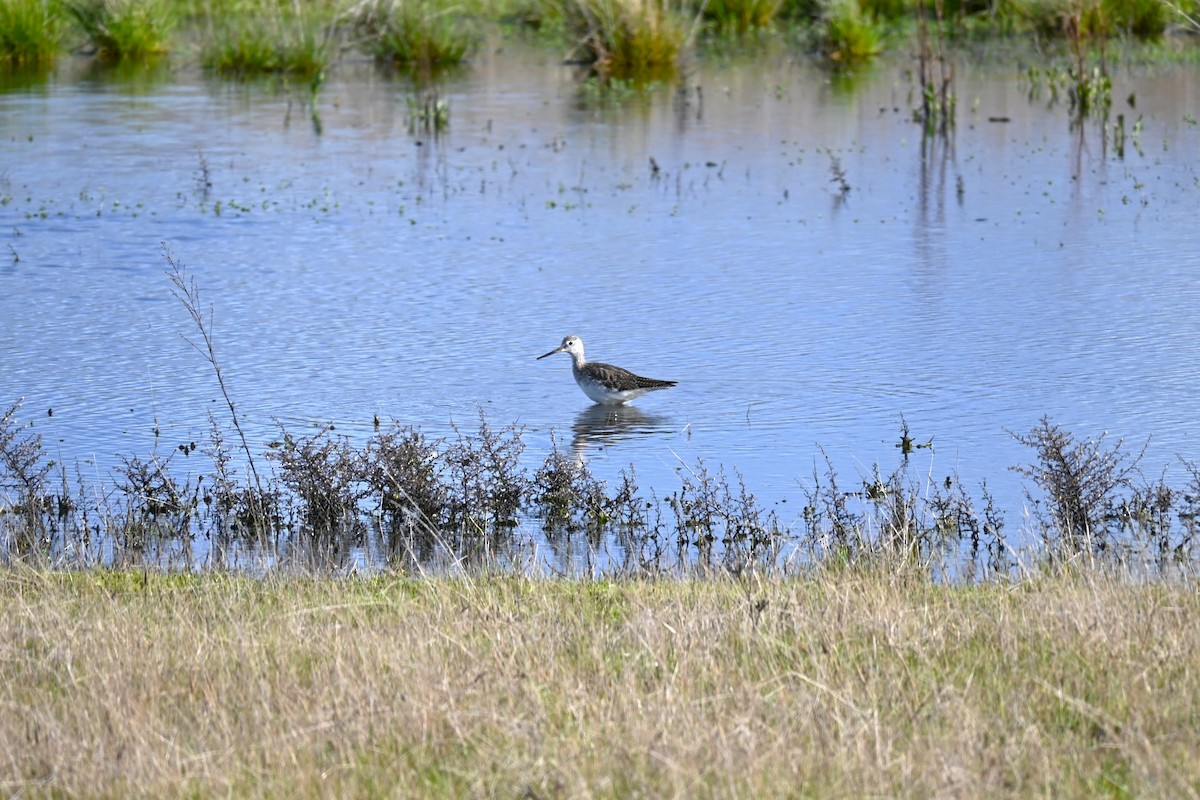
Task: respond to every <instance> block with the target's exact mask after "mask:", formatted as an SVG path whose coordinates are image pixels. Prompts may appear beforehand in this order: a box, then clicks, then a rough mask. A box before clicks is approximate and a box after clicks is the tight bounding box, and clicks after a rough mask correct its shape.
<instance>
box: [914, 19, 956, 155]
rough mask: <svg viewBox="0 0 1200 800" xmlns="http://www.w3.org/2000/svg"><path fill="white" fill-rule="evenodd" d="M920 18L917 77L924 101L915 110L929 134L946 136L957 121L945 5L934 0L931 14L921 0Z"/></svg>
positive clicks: (915, 114) (918, 25) (918, 24)
mask: <svg viewBox="0 0 1200 800" xmlns="http://www.w3.org/2000/svg"><path fill="white" fill-rule="evenodd" d="M917 9H918V19H917V79H918V81H919V84H920V92H921V95H920V96H921V105H920V106H919V107H918V108H917V109H916V110H915V111H914V116H915V117H916V119H917V121H918V122H920V123H921V125H922V126H923V127H924V129H925V133H926V134H932V133H938V134H941V135H942V136H946V135H947V134H948V133H949V131H950V128H951V127H952V126H953V125H954V107H955V96H954V67H953V65H952V64H951V63H950V60H949V58H948V56H947V53H946V43H945V39H944V37H943V28H944V26H945V20H944V14H945V9H944V5H943V2H942V0H933V9H932V16H933V17H934V19H933V21H932V22H931V21H930V19H929V18H930V9H929V8H928V7H927V6H926V3H925V0H919V3H918V6H917Z"/></svg>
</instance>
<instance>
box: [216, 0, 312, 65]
mask: <svg viewBox="0 0 1200 800" xmlns="http://www.w3.org/2000/svg"><path fill="white" fill-rule="evenodd" d="M331 26H332V19H331V18H329V17H328V16H327V14H325V13H324V12H322V11H321V9H319V8H305V7H298V8H295V9H294V8H289V7H282V6H274V5H272V6H271V7H268V8H266V9H264V10H261V11H257V12H253V13H248V14H240V15H234V16H230V17H225V18H222V19H220V20H219V21H216V22H214V23H213V25H212V27H211V28H210V30H209V31H208V34H207V35H206V37H205V41H204V44H203V46H202V50H201V62H202V63H203V64H204V66H205V67H206V68H207V69H211V70H213V71H215V72H218V73H220V74H223V75H236V76H242V77H244V76H248V75H256V74H265V73H283V74H287V75H295V76H298V77H301V78H313V77H316V76H318V75H320V74H322V73H323V72H324V70H325V67H326V66H327V65H328V64H329V60H330V58H331V56H332V49H333V48H332V43H331V36H330V31H331Z"/></svg>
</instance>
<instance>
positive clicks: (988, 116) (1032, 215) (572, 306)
mask: <svg viewBox="0 0 1200 800" xmlns="http://www.w3.org/2000/svg"><path fill="white" fill-rule="evenodd" d="M556 55H557V54H555V53H551V52H547V51H539V50H536V49H529V48H524V47H521V46H519V45H517V44H515V43H511V42H510V43H506V45H505V46H504V47H502V48H499V49H497V50H496V51H494V52H489V53H486V54H484V55H482V56H480V57H479V58H478V59H477V60H476V62H475V63H474V64H473V65H472V66H471V68H469V69H468V70H466V71H465V72H464V73H463V74H462V75H461V76H458V77H455V78H452V79H451V80H449V81H448V83H447V84H446V85H445V87H444V94H443V97H444V99H445V101H446V103H447V104H448V107H449V110H450V126H449V130H448V132H446V133H445V134H443V135H440V136H432V135H430V134H428V133H424V132H420V131H416V132H413V131H411V130H410V129H409V109H408V106H407V99H408V97H409V96H410V95H409V91H410V87H409V85H408V84H407V83H406V82H404V81H403V80H399V79H391V78H389V77H387V76H384V75H381V74H380V73H379V72H378V71H376V70H374V69H373V68H372V67H371V66H370V65H346V66H343V67H341V68H339V69H338V70H335V71H334V72H332V73H331V75H330V80H329V82H328V83H327V84H326V86H325V87H324V89H323V90H322V92H321V95H320V98H319V101H318V103H317V107H316V112H317V119H314V117H313V114H312V109H311V108H309V107H308V106H306V105H305V104H304V103H302V102H301V101H300V97H298V96H296V95H292V94H289V93H288V92H287V91H281V90H279V89H278V88H276V87H272V86H270V85H239V84H236V83H231V82H223V81H210V80H205V79H203V78H201V77H200V76H198V75H192V74H190V73H187V72H186V71H184V72H181V73H180V74H178V75H175V76H173V77H167V78H166V79H162V80H157V81H155V80H149V81H133V82H130V81H128V80H124V81H109V80H104V79H95V78H94V77H92V76H88V75H83V76H81V75H77V74H75V73H74V72H72V70H71V69H70V68H69V65H68V66H65V67H63V68H62V71H61V74H59V75H57V76H52V77H51V78H50V79H49V80H48V81H47V82H45V83H44V84H40V85H35V86H33V87H26V88H14V89H10V90H9V91H7V92H5V93H4V94H0V133H2V140H3V145H2V149H0V197H2V198H3V201H4V202H3V205H2V206H0V222H2V225H0V235H2V236H3V238H4V245H5V246H4V250H5V252H3V253H0V289H2V291H0V348H2V349H3V353H2V367H0V370H2V371H0V402H2V403H4V404H7V403H9V402H11V401H13V400H15V399H17V398H19V397H24V398H25V404H24V406H23V411H22V418H23V419H29V420H32V421H33V422H34V428H35V430H36V431H38V432H40V433H42V434H43V435H44V436H45V438H46V442H47V445H48V447H49V450H50V452H51V454H52V455H53V456H54V457H55V458H58V459H60V460H61V461H62V462H63V463H67V464H71V465H76V464H78V465H79V468H80V470H81V472H82V474H83V477H84V478H85V479H86V480H89V481H95V482H96V483H97V484H98V485H104V484H111V483H112V481H113V472H112V467H113V465H114V464H117V463H119V461H120V457H121V456H122V455H139V456H145V455H147V454H149V453H150V452H151V450H152V449H153V448H155V447H156V446H157V447H158V449H159V451H160V452H167V451H170V450H171V449H173V448H175V446H176V445H177V444H181V443H186V442H191V441H196V442H200V443H203V442H204V441H205V440H206V439H207V437H208V430H209V421H208V414H209V413H210V412H211V413H213V414H214V415H215V417H216V419H217V420H218V421H219V422H220V423H221V425H222V426H223V427H225V428H227V427H228V426H227V423H228V412H227V409H226V408H225V406H224V401H223V400H222V399H221V395H220V393H219V390H218V388H217V385H216V382H215V380H214V377H213V373H212V371H211V369H210V368H209V366H208V365H207V363H206V362H205V359H204V358H203V356H202V355H201V354H200V353H198V352H197V351H196V350H195V349H193V347H192V345H191V344H189V342H188V341H187V340H185V337H188V338H190V339H191V340H192V341H196V337H195V330H194V328H193V327H192V326H191V324H190V322H189V320H188V318H187V315H186V312H185V311H184V309H183V307H182V306H181V305H180V304H179V303H178V302H177V301H176V300H175V299H173V297H172V295H171V291H170V283H169V281H168V279H167V278H166V277H165V275H164V269H165V268H166V266H167V264H166V261H165V259H164V257H163V253H162V250H161V245H162V243H165V244H166V246H167V247H169V249H170V252H171V253H172V254H173V255H174V257H175V258H176V259H178V260H179V261H180V262H182V263H183V264H184V266H185V267H186V269H187V270H188V271H189V272H190V273H191V274H192V275H194V277H195V278H196V280H197V282H198V285H199V286H200V289H201V292H202V295H203V300H204V303H205V305H206V306H207V305H211V307H212V309H213V323H212V328H213V332H214V334H215V341H216V348H217V354H218V357H219V359H220V360H221V362H222V364H223V366H224V368H225V371H226V378H227V380H228V384H229V387H230V391H231V394H232V396H233V398H234V400H235V401H236V403H237V407H238V411H239V413H240V414H241V416H242V419H243V421H244V422H245V424H246V426H247V428H248V430H249V432H250V435H251V438H252V441H253V446H254V447H258V448H261V449H262V450H265V449H266V443H267V442H268V441H269V440H271V439H272V438H275V437H277V435H278V430H279V429H278V426H277V423H282V424H283V425H285V426H287V427H288V428H289V429H290V430H292V432H293V433H304V432H307V431H310V430H313V429H314V428H313V426H315V425H317V424H321V423H326V422H333V423H335V424H336V426H337V430H338V431H339V432H341V433H345V434H347V435H349V436H350V437H351V438H352V439H353V440H354V441H356V442H359V443H361V442H362V441H364V440H365V439H366V438H367V437H368V436H370V435H371V434H372V432H373V420H374V418H375V417H376V416H378V417H379V418H381V419H382V420H384V421H387V420H390V419H392V418H395V419H397V420H399V421H401V422H402V423H411V424H413V425H416V426H418V427H419V428H421V429H422V430H423V431H425V433H426V434H428V435H431V436H444V435H450V434H451V432H452V426H453V425H455V424H457V425H458V426H460V427H461V428H463V429H465V430H473V429H474V428H475V426H476V425H477V422H478V410H479V409H481V408H482V409H483V411H484V413H485V414H486V416H487V418H488V420H489V422H490V423H491V424H492V425H494V426H502V425H505V424H507V423H510V422H515V423H517V424H518V425H520V426H523V428H524V431H525V434H524V440H525V442H526V445H527V450H526V457H525V460H526V463H527V465H528V466H529V467H530V468H534V467H536V466H537V465H539V464H540V463H541V460H542V459H543V458H544V456H545V455H546V453H547V452H548V451H549V449H550V447H551V441H552V437H556V438H557V440H558V442H559V444H560V446H562V447H564V448H569V449H571V450H572V451H573V452H575V453H578V454H580V455H582V456H583V457H584V458H586V460H587V462H588V465H589V466H590V468H591V469H592V471H593V472H594V473H595V474H597V475H598V476H600V477H602V478H605V479H609V480H611V479H613V478H615V477H616V476H617V474H618V473H619V472H620V470H621V469H623V468H625V467H627V466H629V465H633V466H634V468H635V470H636V474H637V476H638V481H639V483H640V485H641V486H642V488H643V490H644V491H645V492H647V493H649V492H651V491H653V492H654V493H655V494H657V495H658V496H660V497H661V496H665V495H667V494H669V493H671V492H672V491H674V490H676V489H677V488H678V486H679V482H680V477H679V472H680V471H681V470H688V469H695V468H696V465H697V463H698V460H701V459H702V460H703V462H704V463H705V464H706V465H708V466H709V467H710V468H712V469H714V470H715V469H716V468H717V467H719V466H722V465H723V466H724V467H725V468H726V469H727V470H730V471H732V470H734V469H736V470H737V471H739V472H740V473H741V475H742V476H743V477H744V479H745V482H746V484H747V486H748V487H749V488H750V489H751V490H752V491H753V492H754V493H755V494H756V495H757V496H758V497H759V499H760V500H761V501H762V502H763V503H764V504H765V505H766V506H768V507H769V508H772V509H774V510H775V511H776V513H777V514H778V515H779V518H780V521H781V522H782V523H783V524H784V525H785V526H788V525H795V524H796V522H797V519H798V517H799V515H800V513H801V507H802V505H803V501H804V499H805V491H806V489H807V488H810V487H811V485H812V482H813V475H814V471H816V472H817V473H819V474H822V475H823V474H824V473H825V470H826V467H825V455H824V454H827V455H828V457H829V459H830V462H831V463H832V464H833V465H834V467H835V468H836V469H837V471H838V474H839V477H840V479H841V481H842V483H843V484H844V485H845V486H846V487H847V488H853V486H854V485H856V484H857V483H858V481H859V479H860V478H861V477H865V476H868V475H869V474H870V472H871V468H872V465H874V464H876V463H879V464H880V465H881V466H882V467H883V469H884V471H885V472H886V471H890V470H891V469H892V468H894V467H895V466H896V465H897V464H898V463H899V454H898V451H897V449H896V447H895V444H896V443H897V442H898V441H899V437H900V431H901V426H902V424H904V423H907V425H908V427H909V429H910V430H911V435H912V437H913V438H914V439H915V440H916V441H918V442H925V441H927V440H930V439H932V441H933V444H934V447H933V449H932V450H925V449H922V450H919V451H917V453H916V454H915V456H914V459H915V471H916V472H917V474H918V475H920V474H923V473H927V474H928V477H929V479H930V480H931V481H941V480H942V479H943V478H944V477H946V476H947V475H957V476H958V478H959V479H960V480H961V481H962V483H963V485H964V486H965V487H966V488H967V490H968V491H970V492H973V493H974V492H976V491H978V489H979V486H980V484H981V482H982V481H985V480H986V482H987V485H988V488H989V490H990V492H991V493H992V494H993V495H994V497H995V499H996V502H997V504H998V505H999V506H1000V507H1001V508H1003V509H1005V511H1006V513H1008V514H1009V515H1010V517H1011V518H1012V520H1013V524H1014V526H1019V525H1020V519H1021V516H1022V514H1023V508H1024V505H1025V496H1024V491H1025V489H1026V488H1028V487H1027V486H1026V485H1025V484H1024V483H1022V479H1021V478H1020V476H1019V475H1017V474H1016V473H1014V472H1012V471H1011V470H1010V469H1009V468H1010V467H1012V466H1014V465H1019V464H1025V463H1029V462H1030V461H1031V460H1032V459H1033V453H1032V452H1030V451H1029V450H1028V449H1027V448H1025V447H1023V446H1022V445H1020V444H1019V443H1017V442H1015V441H1014V439H1013V438H1012V435H1011V434H1012V432H1018V433H1023V432H1026V431H1028V430H1029V429H1030V428H1031V427H1032V426H1033V425H1035V424H1036V423H1037V422H1038V420H1039V419H1040V418H1041V417H1043V416H1049V417H1050V418H1051V419H1052V420H1053V421H1054V422H1056V423H1059V424H1061V425H1062V426H1063V427H1064V428H1066V429H1068V430H1070V431H1072V432H1074V433H1075V434H1076V435H1078V436H1080V437H1094V436H1098V435H1100V434H1102V433H1105V432H1107V433H1108V435H1109V437H1111V441H1114V442H1115V441H1116V440H1118V439H1121V438H1124V439H1126V440H1129V441H1130V442H1131V445H1130V447H1131V448H1132V450H1133V451H1135V452H1136V451H1137V450H1139V449H1140V448H1141V446H1142V444H1143V443H1144V442H1145V441H1146V439H1147V438H1148V437H1150V444H1149V447H1148V449H1147V454H1146V458H1145V460H1144V461H1143V469H1144V470H1145V471H1146V472H1147V473H1148V474H1150V475H1151V476H1157V475H1158V473H1160V472H1161V470H1163V469H1164V468H1166V469H1167V470H1168V483H1171V482H1172V479H1171V477H1170V476H1175V478H1177V479H1178V481H1177V482H1178V483H1181V484H1182V483H1186V480H1185V475H1184V472H1183V470H1182V469H1181V465H1180V462H1179V460H1178V459H1179V457H1183V458H1186V459H1189V460H1195V459H1197V458H1200V452H1198V449H1197V442H1198V441H1200V437H1198V436H1197V434H1198V433H1200V393H1198V392H1197V391H1196V387H1197V385H1198V383H1200V381H1198V378H1200V366H1198V359H1197V348H1196V342H1197V341H1198V340H1200V250H1198V248H1197V238H1196V222H1197V219H1198V215H1197V212H1198V210H1200V185H1198V180H1200V172H1198V169H1200V168H1198V166H1197V165H1198V163H1200V162H1198V160H1197V157H1196V156H1197V153H1200V130H1198V126H1197V124H1196V119H1197V118H1200V86H1198V85H1197V84H1198V83H1200V82H1198V81H1197V75H1198V74H1200V73H1197V72H1196V70H1194V69H1188V68H1176V67H1157V68H1153V69H1151V68H1137V69H1124V70H1119V71H1117V73H1116V75H1115V76H1114V88H1113V93H1112V95H1113V98H1114V107H1113V111H1112V113H1111V114H1110V117H1109V125H1110V126H1112V125H1115V124H1116V118H1117V114H1121V115H1123V117H1124V126H1125V130H1126V132H1127V138H1126V142H1125V146H1124V150H1123V152H1118V150H1117V148H1115V147H1114V146H1113V143H1112V140H1111V138H1109V139H1108V140H1107V141H1106V136H1105V132H1104V127H1103V125H1102V123H1099V122H1096V121H1087V122H1084V123H1083V124H1082V125H1072V124H1071V122H1070V114H1069V111H1068V109H1067V107H1066V106H1065V105H1063V104H1055V103H1051V102H1050V98H1049V92H1048V91H1047V90H1046V89H1045V87H1042V88H1041V90H1040V91H1033V90H1034V89H1035V87H1032V86H1031V85H1030V84H1029V83H1028V81H1027V80H1025V79H1024V77H1023V76H1024V67H1025V63H1024V62H1022V61H1021V60H1020V59H1017V58H1012V59H1007V60H1004V61H1002V63H1001V64H999V65H998V64H991V65H987V64H973V63H971V61H970V60H964V61H963V62H962V63H960V64H959V66H958V69H957V72H956V76H955V87H956V89H957V92H958V97H959V111H958V115H957V120H958V124H957V126H956V129H955V131H954V132H953V134H952V136H950V137H949V139H948V140H942V139H938V138H933V139H927V138H925V137H923V136H922V133H921V129H920V128H919V127H917V126H915V125H914V124H913V123H912V121H911V114H910V111H911V108H912V103H913V100H912V92H913V88H912V86H911V84H910V82H909V78H908V76H907V74H906V70H907V69H909V68H910V67H911V64H909V63H907V62H904V61H895V62H891V63H885V64H882V65H880V66H878V67H877V68H876V69H874V70H873V71H872V72H871V73H870V74H869V75H866V76H862V77H861V78H860V79H859V80H858V81H857V82H856V83H854V84H853V85H851V86H843V85H840V84H838V83H835V82H833V81H832V80H831V76H830V75H829V74H828V73H826V72H823V71H821V70H819V69H815V68H813V67H812V66H810V65H808V64H807V63H806V61H805V60H804V59H802V58H799V57H796V58H787V57H783V56H772V57H769V58H759V59H755V60H752V61H750V62H742V61H738V60H736V59H734V60H729V61H726V60H722V59H716V58H714V59H711V60H706V61H703V62H701V63H700V64H699V65H698V66H697V67H696V69H695V71H694V72H693V73H692V74H691V75H690V77H689V79H688V81H687V88H686V90H684V91H680V92H676V91H673V90H671V89H664V90H662V91H658V92H655V93H651V94H649V95H648V96H645V97H635V98H633V99H631V100H628V101H626V102H623V103H611V102H609V103H597V102H595V101H594V100H590V99H589V96H588V95H587V94H586V93H585V92H581V90H580V88H579V86H580V84H579V75H578V73H577V72H576V71H574V70H573V69H572V68H568V67H564V66H561V65H560V64H558V63H557V60H556ZM1127 98H1128V99H1127ZM838 171H840V174H841V175H842V176H843V177H844V182H845V185H846V186H847V187H848V191H847V192H842V191H841V189H842V184H841V183H840V182H839V181H838V180H837V179H836V174H835V173H837V172H838ZM569 333H574V334H578V335H580V336H582V337H583V338H584V340H585V341H586V343H587V347H588V354H589V356H591V357H594V358H596V359H598V360H603V361H609V362H611V363H616V364H619V365H621V366H625V367H627V368H630V369H633V370H634V371H636V372H639V373H641V374H645V375H648V376H650V377H655V378H665V379H673V380H677V381H678V382H679V385H678V386H677V387H675V388H673V389H670V390H667V391H664V392H657V393H654V394H652V395H650V396H647V397H645V398H643V399H641V400H640V401H638V403H637V405H636V406H634V407H632V408H630V409H626V410H624V411H623V412H621V413H620V414H618V415H615V416H614V415H610V414H607V413H605V412H603V411H602V410H597V409H596V408H594V407H593V406H592V405H591V403H590V402H589V401H588V400H587V398H586V397H585V396H584V395H583V394H582V393H581V392H580V391H579V389H578V388H577V387H576V386H575V384H574V382H573V381H572V379H571V374H570V368H569V366H570V365H569V359H568V358H567V357H566V356H564V355H560V356H555V357H554V358H552V359H546V360H543V361H535V360H534V359H535V357H536V356H538V355H541V354H542V353H545V352H546V351H547V350H550V349H551V348H553V347H555V346H557V344H558V343H559V341H560V340H561V339H562V337H563V336H564V335H566V334H569ZM51 410H52V412H53V413H52V415H51V413H50V412H51ZM156 429H157V430H158V431H159V437H158V438H157V440H156V439H155V435H154V431H155V430H156ZM190 458H196V459H202V458H203V456H202V455H201V454H200V453H196V454H194V455H193V456H190ZM182 463H183V464H184V465H185V466H186V461H183V462H182ZM208 467H209V465H207V464H197V467H196V469H197V471H205V470H207V469H208ZM72 471H74V469H72Z"/></svg>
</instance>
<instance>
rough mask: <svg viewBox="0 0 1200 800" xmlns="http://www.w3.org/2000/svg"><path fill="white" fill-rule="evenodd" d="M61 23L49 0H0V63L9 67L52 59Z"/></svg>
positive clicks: (58, 42)
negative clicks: (0, 61) (2, 62)
mask: <svg viewBox="0 0 1200 800" xmlns="http://www.w3.org/2000/svg"><path fill="white" fill-rule="evenodd" d="M61 38H62V22H61V18H60V17H59V15H58V13H57V12H56V9H55V8H54V7H53V6H52V5H51V3H50V2H49V0H0V60H2V61H7V62H8V63H10V64H13V65H37V64H46V63H49V62H50V61H52V60H54V57H55V55H56V54H57V53H58V48H59V44H60V39H61Z"/></svg>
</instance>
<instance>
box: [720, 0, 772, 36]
mask: <svg viewBox="0 0 1200 800" xmlns="http://www.w3.org/2000/svg"><path fill="white" fill-rule="evenodd" d="M782 6H783V0H709V2H708V3H706V4H705V5H704V18H705V19H706V20H707V21H709V22H711V23H712V24H713V25H715V26H716V27H717V28H718V29H719V30H723V31H734V32H737V33H744V32H746V31H748V30H753V29H755V28H766V27H768V26H770V25H771V24H772V23H773V22H774V21H775V18H776V16H777V15H778V14H779V9H780V8H781V7H782Z"/></svg>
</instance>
